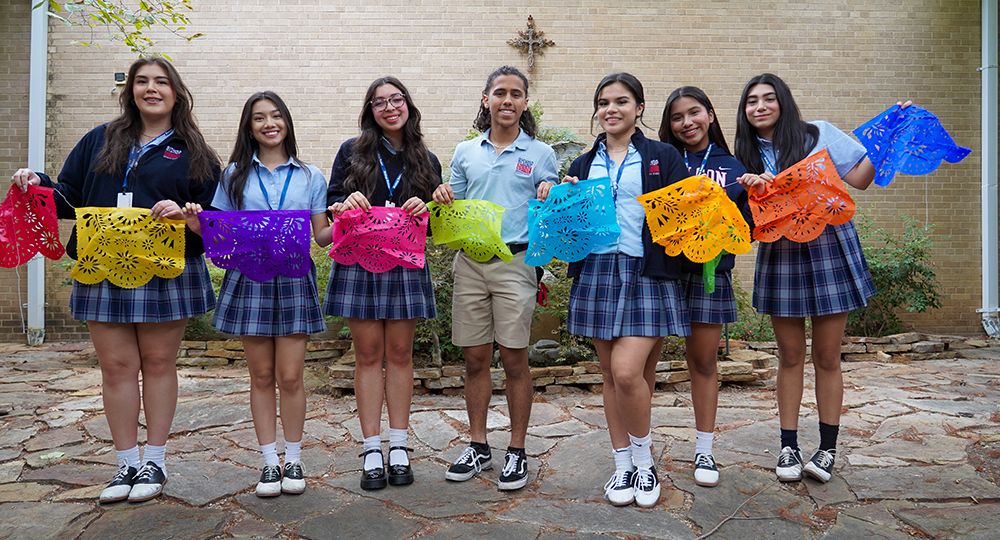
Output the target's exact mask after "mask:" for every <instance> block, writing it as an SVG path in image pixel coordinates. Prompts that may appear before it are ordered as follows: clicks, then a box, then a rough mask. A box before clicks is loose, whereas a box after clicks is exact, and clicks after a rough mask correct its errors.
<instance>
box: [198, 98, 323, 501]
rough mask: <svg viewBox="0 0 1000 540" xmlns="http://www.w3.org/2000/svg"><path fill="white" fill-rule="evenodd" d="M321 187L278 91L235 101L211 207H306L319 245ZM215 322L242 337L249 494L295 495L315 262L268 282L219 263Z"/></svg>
mask: <svg viewBox="0 0 1000 540" xmlns="http://www.w3.org/2000/svg"><path fill="white" fill-rule="evenodd" d="M326 188H327V183H326V178H325V177H324V176H323V173H321V172H320V171H319V169H317V168H316V167H314V166H312V165H309V164H307V163H305V162H303V161H302V160H301V159H299V157H298V144H297V143H296V141H295V126H294V124H293V123H292V115H291V113H290V112H289V111H288V107H287V106H286V105H285V102H284V101H283V100H282V99H281V97H279V96H278V95H277V94H275V93H274V92H270V91H264V92H257V93H255V94H253V95H251V96H250V97H249V98H248V99H247V101H246V103H244V105H243V112H242V113H241V114H240V125H239V128H238V129H237V132H236V144H235V145H234V146H233V152H232V154H230V156H229V166H228V167H227V168H226V170H225V172H224V173H223V175H222V181H221V182H220V183H219V188H218V190H217V191H216V193H215V198H214V199H213V200H212V206H213V207H215V208H217V209H219V210H225V211H231V210H259V211H266V210H309V212H310V221H311V226H312V231H313V237H314V238H315V240H316V243H317V244H319V245H320V246H326V245H329V244H330V235H331V229H330V221H329V220H328V219H327V216H326ZM186 211H187V213H189V214H197V213H198V212H200V211H201V207H200V206H198V205H196V204H190V205H188V208H187V209H186ZM310 264H311V262H310ZM213 324H214V325H215V328H216V329H218V330H219V331H221V332H224V333H227V334H232V335H237V336H240V340H241V341H242V342H243V351H244V352H245V354H246V359H247V368H248V369H249V371H250V413H251V415H252V416H253V424H254V431H255V432H256V435H257V443H258V444H259V445H260V451H261V454H262V459H263V462H264V465H263V468H262V470H261V474H260V481H259V482H258V483H257V488H256V494H257V496H258V497H274V496H277V495H281V494H282V493H293V494H298V493H302V492H303V491H305V488H306V481H305V475H304V471H303V467H302V459H301V452H302V431H303V427H304V425H305V414H306V394H305V385H304V383H303V380H302V379H303V370H304V369H305V357H306V344H307V343H308V341H309V334H313V333H317V332H322V331H323V330H326V323H325V322H324V320H323V314H322V313H321V312H320V306H319V291H318V290H317V286H316V271H315V268H313V269H312V271H311V272H310V273H309V274H308V275H306V276H304V277H288V276H283V275H280V274H279V275H276V276H274V277H273V278H271V279H269V280H266V281H256V280H253V279H250V278H249V277H248V276H246V275H245V274H243V273H242V272H240V271H239V270H236V269H229V270H226V275H225V277H224V278H223V280H222V287H221V288H220V289H219V306H218V307H217V308H216V310H215V318H214V320H213ZM275 382H277V386H278V389H279V390H280V392H281V428H282V432H283V435H284V441H285V442H284V447H285V456H284V457H285V463H284V466H279V462H278V453H277V448H276V444H277V441H276V439H277V433H276V424H277V417H276V414H277V413H276V407H277V395H276V393H275Z"/></svg>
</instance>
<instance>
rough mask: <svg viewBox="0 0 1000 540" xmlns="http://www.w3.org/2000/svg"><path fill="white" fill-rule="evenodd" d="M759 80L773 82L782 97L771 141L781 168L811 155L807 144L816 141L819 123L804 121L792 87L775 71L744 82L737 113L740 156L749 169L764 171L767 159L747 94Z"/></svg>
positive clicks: (753, 171) (778, 94) (779, 96)
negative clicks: (749, 112) (749, 117)
mask: <svg viewBox="0 0 1000 540" xmlns="http://www.w3.org/2000/svg"><path fill="white" fill-rule="evenodd" d="M758 84H769V85H771V86H772V87H774V95H775V97H776V98H777V100H778V106H779V107H781V114H780V115H779V116H778V122H777V123H776V124H775V126H774V135H773V136H772V137H773V140H772V141H771V143H772V144H773V145H774V150H775V152H777V154H778V155H777V163H776V164H775V165H776V166H777V167H778V170H779V171H783V170H785V169H787V168H788V167H791V166H792V165H794V164H796V163H798V162H799V161H801V160H802V158H804V157H806V156H807V155H809V151H810V150H812V148H807V147H806V145H807V144H808V145H809V146H812V145H814V144H815V141H816V138H817V136H818V134H819V131H818V129H817V128H816V127H815V126H813V125H811V124H808V123H806V122H803V121H802V114H801V113H800V112H799V106H798V105H797V104H796V103H795V98H793V97H792V91H791V90H790V89H789V88H788V85H787V84H785V81H783V80H781V77H778V76H777V75H774V74H771V73H763V74H760V75H757V76H756V77H754V78H752V79H750V80H749V81H747V83H746V85H745V86H743V94H742V95H740V104H739V109H738V112H737V114H736V159H738V160H740V163H742V164H743V166H744V167H746V168H747V171H750V172H752V173H756V174H760V173H763V172H764V162H763V160H761V158H760V144H758V143H757V129H756V128H754V127H753V126H752V125H750V121H749V120H747V112H746V108H747V96H748V95H749V94H750V90H751V89H752V88H753V87H754V86H757V85H758Z"/></svg>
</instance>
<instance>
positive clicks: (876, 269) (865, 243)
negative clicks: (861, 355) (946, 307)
mask: <svg viewBox="0 0 1000 540" xmlns="http://www.w3.org/2000/svg"><path fill="white" fill-rule="evenodd" d="M856 222H857V225H858V234H859V236H860V237H861V245H862V247H863V248H864V252H865V259H867V261H868V268H869V270H871V274H872V279H873V280H874V281H875V291H876V292H875V296H873V297H872V298H871V299H870V300H869V302H868V306H867V307H865V308H863V309H859V310H856V311H853V312H851V314H850V315H849V316H848V319H847V332H848V334H851V335H856V336H861V335H863V336H885V335H889V334H895V333H898V332H902V331H905V330H906V328H905V327H904V325H903V322H902V320H901V319H900V318H899V313H900V311H901V310H906V311H908V312H910V313H922V312H924V311H927V310H928V309H932V308H938V307H941V295H940V293H939V292H938V283H937V277H936V275H935V273H934V268H933V267H932V266H931V248H932V246H933V242H932V241H931V227H930V226H929V225H921V224H920V223H918V222H917V221H916V220H914V219H913V218H910V217H904V218H903V232H902V235H895V234H892V233H890V232H888V231H885V230H883V229H877V228H875V227H874V226H873V225H872V223H871V222H870V221H869V220H868V219H865V218H860V219H858V220H856Z"/></svg>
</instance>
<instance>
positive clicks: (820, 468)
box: [802, 450, 837, 482]
mask: <svg viewBox="0 0 1000 540" xmlns="http://www.w3.org/2000/svg"><path fill="white" fill-rule="evenodd" d="M836 458H837V451H836V450H817V451H816V453H815V454H813V457H812V458H810V459H809V463H806V466H805V467H803V468H802V472H804V473H806V474H808V475H809V476H811V477H813V478H815V479H816V480H819V481H820V482H829V481H830V478H831V477H832V476H833V462H834V460H835V459H836Z"/></svg>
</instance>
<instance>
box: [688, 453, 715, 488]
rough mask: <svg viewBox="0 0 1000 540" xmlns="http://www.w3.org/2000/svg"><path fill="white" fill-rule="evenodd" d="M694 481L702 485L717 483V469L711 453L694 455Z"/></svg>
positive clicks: (711, 485)
mask: <svg viewBox="0 0 1000 540" xmlns="http://www.w3.org/2000/svg"><path fill="white" fill-rule="evenodd" d="M694 483H695V484H698V485H699V486H704V487H715V486H717V485H719V469H718V468H717V467H716V466H715V458H714V457H713V456H712V454H695V455H694Z"/></svg>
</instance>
